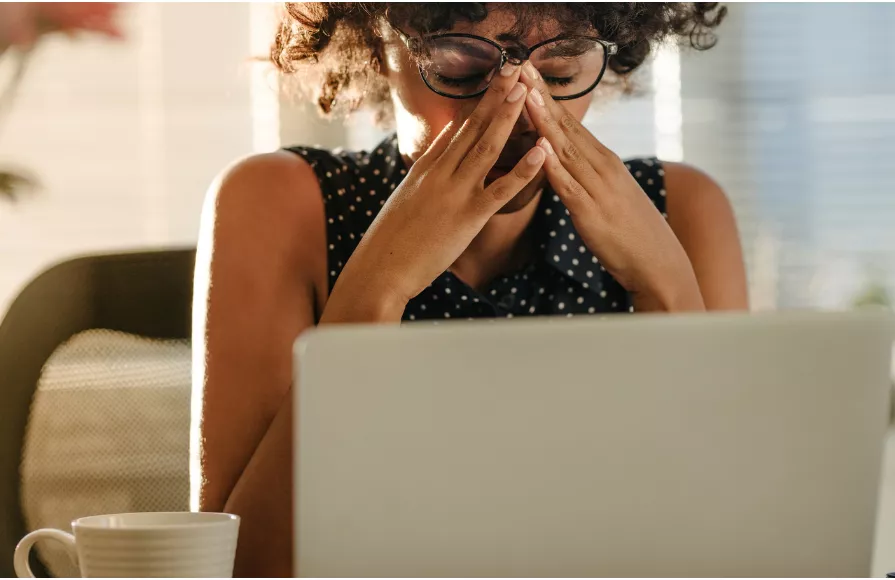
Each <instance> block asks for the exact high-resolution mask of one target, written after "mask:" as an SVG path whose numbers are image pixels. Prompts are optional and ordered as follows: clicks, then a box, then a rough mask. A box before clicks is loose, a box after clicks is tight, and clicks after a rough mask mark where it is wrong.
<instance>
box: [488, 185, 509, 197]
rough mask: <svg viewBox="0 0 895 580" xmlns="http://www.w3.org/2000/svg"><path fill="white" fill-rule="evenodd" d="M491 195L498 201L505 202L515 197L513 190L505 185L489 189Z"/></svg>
mask: <svg viewBox="0 0 895 580" xmlns="http://www.w3.org/2000/svg"><path fill="white" fill-rule="evenodd" d="M489 193H490V195H491V197H492V198H494V199H495V200H496V201H503V200H505V199H509V198H511V197H513V189H512V188H510V187H509V186H507V185H506V184H504V183H501V184H495V185H494V186H493V187H491V188H489Z"/></svg>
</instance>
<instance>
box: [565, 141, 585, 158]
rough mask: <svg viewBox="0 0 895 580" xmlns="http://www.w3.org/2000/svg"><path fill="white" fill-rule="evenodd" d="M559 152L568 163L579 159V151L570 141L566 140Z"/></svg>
mask: <svg viewBox="0 0 895 580" xmlns="http://www.w3.org/2000/svg"><path fill="white" fill-rule="evenodd" d="M560 154H561V155H562V157H563V159H565V160H566V161H568V162H570V163H578V161H579V160H580V159H581V151H580V150H579V149H578V147H577V146H576V145H575V144H574V143H572V142H571V141H567V142H566V143H565V144H564V145H563V147H562V151H561V152H560Z"/></svg>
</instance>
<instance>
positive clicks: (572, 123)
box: [559, 113, 578, 134]
mask: <svg viewBox="0 0 895 580" xmlns="http://www.w3.org/2000/svg"><path fill="white" fill-rule="evenodd" d="M559 125H560V126H561V127H562V128H563V129H565V130H566V131H569V132H571V133H575V134H577V133H578V121H576V120H575V118H574V117H572V115H570V114H569V113H563V114H562V116H561V117H560V118H559Z"/></svg>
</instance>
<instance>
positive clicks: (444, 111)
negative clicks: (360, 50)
mask: <svg viewBox="0 0 895 580" xmlns="http://www.w3.org/2000/svg"><path fill="white" fill-rule="evenodd" d="M514 22H515V17H514V15H513V13H512V11H511V10H495V9H492V10H489V12H488V17H487V18H486V19H485V20H483V21H482V22H477V23H467V22H460V23H458V24H457V25H456V26H455V27H454V28H453V29H452V30H451V31H450V32H462V33H467V34H475V35H477V36H483V37H485V38H488V39H491V40H496V41H497V42H498V44H501V45H503V46H508V43H507V42H504V41H500V40H497V39H500V38H502V37H503V36H504V35H505V34H506V33H507V31H509V30H511V28H512V26H513V24H514ZM405 32H407V33H408V34H411V33H412V31H405ZM566 32H567V31H565V30H562V29H561V28H559V26H558V25H556V24H555V23H546V25H543V26H542V29H541V30H539V31H537V32H530V33H529V35H528V36H526V37H525V38H522V39H519V42H520V43H521V44H522V45H523V46H526V47H530V46H534V45H535V44H538V43H540V42H543V41H545V40H549V39H552V38H554V37H557V36H559V35H561V34H564V33H566ZM384 34H385V38H386V40H387V42H386V48H385V64H386V72H385V74H386V75H387V77H388V82H389V86H390V90H391V99H392V103H393V105H394V110H395V122H396V125H397V132H398V141H399V145H400V147H401V151H402V152H403V153H404V155H405V156H407V157H409V159H410V161H411V162H413V161H415V160H416V159H418V158H419V157H420V156H421V155H422V154H423V153H424V152H425V151H426V149H427V148H428V147H429V144H430V143H431V142H432V140H433V139H435V137H436V136H438V134H439V133H440V132H441V130H442V129H444V127H445V126H446V125H447V124H448V123H449V122H450V121H451V120H452V119H454V118H455V117H458V118H460V119H466V118H467V117H468V116H469V114H470V113H472V111H473V110H474V109H475V107H476V105H477V104H478V102H479V100H480V99H481V97H476V98H469V99H452V98H449V97H444V96H441V95H439V94H437V93H435V92H434V91H432V90H431V89H430V88H429V87H428V86H427V85H426V83H425V81H423V79H422V77H421V76H420V72H419V68H418V66H417V62H416V60H414V59H413V58H412V56H411V54H410V52H409V51H408V49H407V47H406V46H405V45H404V43H403V42H401V40H400V39H399V38H398V36H397V35H396V34H395V33H394V32H390V31H385V32H384ZM533 58H534V56H533ZM533 64H535V65H536V66H539V63H538V62H533ZM542 76H545V78H546V76H547V75H546V74H544V71H543V70H542ZM592 98H593V92H590V93H588V94H587V95H585V96H583V97H579V98H577V99H573V100H567V101H562V103H563V106H565V107H566V109H568V111H569V112H570V113H571V114H572V115H573V116H574V117H575V118H576V119H578V120H579V121H580V120H581V119H582V118H583V117H584V115H585V113H586V112H587V109H588V107H589V106H590V104H591V99H592ZM538 138H539V135H538V133H537V131H536V130H535V128H534V126H533V125H532V123H531V121H530V119H529V117H528V113H527V111H525V110H524V109H523V111H522V115H521V116H520V117H519V120H518V121H517V123H516V126H515V128H514V129H513V133H512V135H511V136H510V138H509V140H508V141H507V144H506V146H505V147H504V150H503V152H502V153H501V155H500V158H499V159H498V161H497V163H496V164H495V166H494V169H492V171H491V172H490V173H489V175H488V178H487V179H486V182H485V183H486V185H487V184H488V183H489V181H493V180H494V179H497V178H498V177H500V176H501V175H503V174H504V173H506V172H507V171H509V170H510V169H512V167H513V166H514V165H515V164H516V162H518V161H519V160H520V159H521V158H522V156H523V155H525V153H526V152H527V151H528V150H529V149H531V148H532V147H534V145H535V142H536V141H537V140H538ZM545 181H546V178H545V177H544V175H543V172H542V173H541V174H540V175H539V176H538V177H537V178H535V179H534V180H533V181H532V182H531V183H530V184H528V186H526V188H525V189H523V190H522V191H521V192H520V193H519V194H518V195H517V196H516V197H515V198H514V199H512V200H511V201H510V202H509V203H507V205H506V206H505V207H504V209H503V211H502V213H512V212H515V211H518V210H520V209H522V208H523V207H525V206H526V205H528V204H529V203H530V202H531V201H532V200H533V199H534V198H535V197H536V196H537V193H538V191H540V190H541V188H542V187H543V186H544V184H545Z"/></svg>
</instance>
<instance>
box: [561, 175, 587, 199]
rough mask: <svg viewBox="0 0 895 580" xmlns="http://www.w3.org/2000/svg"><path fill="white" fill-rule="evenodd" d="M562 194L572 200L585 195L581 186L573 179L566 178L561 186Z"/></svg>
mask: <svg viewBox="0 0 895 580" xmlns="http://www.w3.org/2000/svg"><path fill="white" fill-rule="evenodd" d="M562 188H563V193H565V195H566V196H568V197H572V198H579V197H581V196H583V195H586V192H585V191H584V188H583V187H581V184H580V183H578V182H577V181H575V180H574V179H573V178H571V177H568V178H566V180H565V181H564V182H563V184H562Z"/></svg>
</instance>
